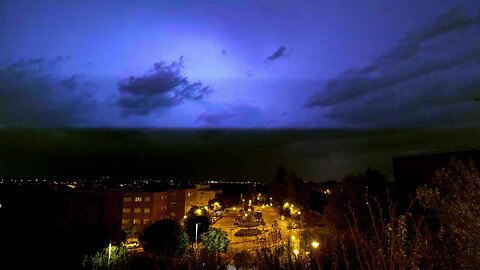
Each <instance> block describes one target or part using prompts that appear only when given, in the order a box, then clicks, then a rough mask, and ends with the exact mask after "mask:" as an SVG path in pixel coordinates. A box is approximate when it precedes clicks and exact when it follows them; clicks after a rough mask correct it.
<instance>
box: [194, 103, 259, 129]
mask: <svg viewBox="0 0 480 270" xmlns="http://www.w3.org/2000/svg"><path fill="white" fill-rule="evenodd" d="M264 118H265V117H264V116H263V115H262V112H261V111H260V110H259V109H258V108H257V107H255V106H252V105H249V104H230V105H228V106H227V105H224V106H216V107H215V108H213V109H211V110H209V111H207V112H204V113H202V114H200V115H199V116H198V117H197V120H196V122H197V123H201V124H204V125H205V126H215V127H258V126H263V125H265V119H264Z"/></svg>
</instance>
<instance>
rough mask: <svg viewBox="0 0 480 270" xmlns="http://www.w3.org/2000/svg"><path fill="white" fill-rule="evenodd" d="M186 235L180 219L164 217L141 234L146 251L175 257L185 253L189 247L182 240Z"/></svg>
mask: <svg viewBox="0 0 480 270" xmlns="http://www.w3.org/2000/svg"><path fill="white" fill-rule="evenodd" d="M184 235H185V231H184V230H183V229H182V227H181V225H180V223H178V221H175V220H173V219H162V220H158V221H156V222H155V223H152V224H150V226H148V227H147V228H146V229H145V231H144V233H143V235H141V236H140V241H141V242H142V244H143V249H144V250H145V251H146V252H150V253H154V254H156V255H159V256H167V257H173V256H178V255H182V254H184V253H185V252H186V250H187V249H188V246H187V245H186V243H185V242H184V241H182V239H184V238H185V236H184Z"/></svg>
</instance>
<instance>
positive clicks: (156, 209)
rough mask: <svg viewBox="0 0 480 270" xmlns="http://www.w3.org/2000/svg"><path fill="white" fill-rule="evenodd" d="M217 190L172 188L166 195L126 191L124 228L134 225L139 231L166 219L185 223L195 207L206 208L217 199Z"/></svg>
mask: <svg viewBox="0 0 480 270" xmlns="http://www.w3.org/2000/svg"><path fill="white" fill-rule="evenodd" d="M216 192H217V191H214V190H208V189H204V188H198V187H197V188H183V189H169V190H168V191H164V192H125V193H124V197H123V210H122V229H126V228H128V227H130V226H132V225H134V226H136V228H137V231H138V232H143V230H144V229H145V228H146V227H147V226H148V225H149V224H151V223H153V222H155V221H157V220H159V219H162V218H166V217H170V218H172V219H175V220H182V219H183V217H184V216H185V215H186V213H187V212H188V211H189V210H190V208H192V207H193V206H204V205H207V204H208V202H209V201H210V200H212V199H214V198H215V195H216Z"/></svg>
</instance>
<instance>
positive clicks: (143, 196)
mask: <svg viewBox="0 0 480 270" xmlns="http://www.w3.org/2000/svg"><path fill="white" fill-rule="evenodd" d="M168 201H169V194H168V192H125V193H124V195H123V209H122V228H123V229H125V228H128V227H130V226H132V225H134V226H135V227H136V228H137V230H138V231H140V232H141V231H143V230H144V229H145V228H146V227H147V226H148V225H149V224H150V223H152V222H155V221H157V220H159V219H162V218H164V217H166V216H167V213H168V211H169V209H168Z"/></svg>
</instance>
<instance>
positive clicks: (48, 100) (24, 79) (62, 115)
mask: <svg viewBox="0 0 480 270" xmlns="http://www.w3.org/2000/svg"><path fill="white" fill-rule="evenodd" d="M67 60H68V58H64V57H58V58H56V59H53V60H46V59H43V58H38V59H30V60H20V61H18V62H16V63H14V64H12V65H10V66H8V67H6V68H4V69H1V70H0V125H2V126H17V127H54V126H82V125H84V124H85V123H86V122H90V121H91V120H89V115H88V114H89V112H90V111H91V109H92V107H93V106H94V103H93V102H92V100H91V98H90V95H89V92H88V91H89V90H90V89H87V88H88V87H90V86H92V84H91V83H88V82H87V81H86V80H85V79H84V78H83V76H80V75H76V74H74V75H71V76H70V77H68V78H66V79H64V78H61V77H62V76H60V75H59V71H60V66H61V64H62V63H64V62H65V61H67Z"/></svg>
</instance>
